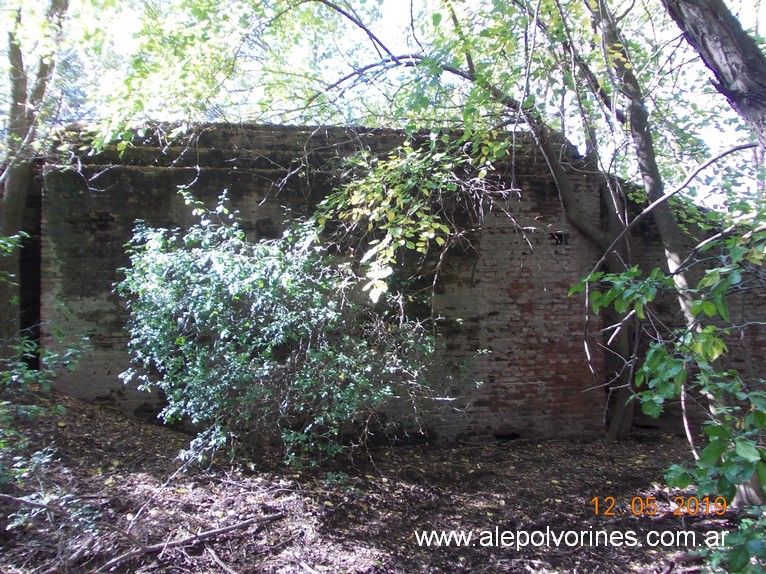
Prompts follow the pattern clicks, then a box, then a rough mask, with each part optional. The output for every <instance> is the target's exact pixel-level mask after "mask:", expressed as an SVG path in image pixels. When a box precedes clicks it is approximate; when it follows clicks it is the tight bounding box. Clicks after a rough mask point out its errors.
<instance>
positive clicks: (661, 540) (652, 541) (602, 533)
mask: <svg viewBox="0 0 766 574" xmlns="http://www.w3.org/2000/svg"><path fill="white" fill-rule="evenodd" d="M727 534H728V532H726V531H725V530H721V531H717V530H710V531H707V532H696V531H694V530H650V531H648V532H643V533H639V532H636V531H634V530H626V531H624V532H623V531H620V530H613V531H608V530H603V529H593V528H589V529H583V530H553V529H551V528H550V527H546V528H545V530H501V529H500V528H499V527H495V528H494V529H492V530H481V531H474V530H416V531H415V533H414V539H415V542H416V544H417V545H418V546H423V547H433V548H438V547H449V546H452V547H495V548H510V549H515V550H516V551H517V552H518V551H520V550H522V549H523V548H528V547H537V548H539V547H548V548H557V547H569V548H575V547H582V546H601V547H608V546H611V547H621V546H627V547H642V546H646V547H650V548H657V547H660V548H704V547H706V548H717V547H721V546H725V545H726V535H727Z"/></svg>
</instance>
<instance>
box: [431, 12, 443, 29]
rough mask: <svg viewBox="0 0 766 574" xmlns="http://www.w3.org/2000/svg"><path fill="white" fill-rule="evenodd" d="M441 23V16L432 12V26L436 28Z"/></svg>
mask: <svg viewBox="0 0 766 574" xmlns="http://www.w3.org/2000/svg"><path fill="white" fill-rule="evenodd" d="M441 21H442V15H441V14H439V13H438V12H434V13H433V14H431V22H433V25H434V26H438V25H439V24H440V23H441Z"/></svg>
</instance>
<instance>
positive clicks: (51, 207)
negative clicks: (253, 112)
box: [42, 125, 604, 438]
mask: <svg viewBox="0 0 766 574" xmlns="http://www.w3.org/2000/svg"><path fill="white" fill-rule="evenodd" d="M519 137H520V138H521V140H522V143H523V144H524V145H523V146H522V148H521V149H520V150H519V151H517V153H516V157H515V158H514V162H513V169H511V168H510V167H509V166H505V167H502V168H501V169H502V173H500V174H498V175H500V176H501V178H502V180H503V181H504V182H505V184H506V187H507V189H508V191H509V193H507V194H506V195H505V196H504V197H503V196H501V195H497V196H495V197H492V198H490V197H488V198H487V200H486V201H485V206H484V207H485V210H486V213H485V217H484V224H483V226H482V230H481V232H480V233H478V234H477V235H476V238H475V247H476V250H475V252H472V253H467V254H462V255H461V254H455V255H454V256H450V257H448V258H447V260H446V261H445V263H444V266H443V269H442V276H441V279H440V282H439V284H438V285H437V289H436V297H435V302H434V310H435V313H436V314H437V316H442V317H443V319H442V320H441V321H440V323H439V324H440V328H441V329H442V331H443V332H444V334H445V339H444V343H445V348H444V350H443V351H442V352H441V355H440V356H441V360H442V364H443V369H442V372H441V374H440V375H439V376H442V377H452V379H454V383H452V384H453V391H455V392H456V394H460V395H463V396H466V397H468V398H469V399H470V400H469V401H467V402H468V406H467V407H466V408H465V409H452V410H449V411H447V412H444V413H442V415H441V416H440V417H438V418H433V419H432V420H431V431H432V432H433V433H434V434H435V435H437V436H440V437H442V438H454V437H456V436H476V435H482V436H483V435H486V436H499V437H515V436H522V437H523V436H535V437H541V436H553V435H576V434H586V433H594V432H600V431H601V429H602V426H603V425H602V420H601V419H602V416H603V403H604V393H603V391H602V390H590V391H589V390H588V389H590V388H591V387H594V386H596V385H598V384H601V383H603V381H604V372H603V370H604V367H603V362H604V361H603V353H602V351H601V350H600V349H599V348H598V347H597V346H596V345H592V350H593V352H594V355H593V362H592V365H591V366H589V365H588V363H587V361H586V357H585V353H584V351H583V333H584V321H583V320H584V313H585V311H584V309H583V308H582V303H581V301H579V300H578V299H576V298H569V297H567V290H568V289H569V287H570V286H571V285H572V284H574V283H575V282H576V281H577V280H578V279H579V278H580V277H581V276H582V275H583V273H585V272H587V271H589V270H590V268H591V266H592V265H593V264H594V262H595V261H596V259H597V258H598V254H597V253H596V252H595V250H594V248H593V247H592V246H591V245H590V244H589V243H588V242H586V240H584V239H583V238H582V237H581V236H580V235H579V234H578V233H577V232H576V231H575V230H573V229H571V228H570V226H569V225H568V223H567V221H566V218H565V217H564V213H563V210H562V207H561V204H560V201H559V198H558V195H557V192H556V188H555V185H554V183H553V181H552V179H551V177H550V175H549V173H548V169H547V166H546V164H545V162H544V160H543V158H542V157H540V156H538V155H537V153H536V152H535V150H534V146H533V145H532V143H531V142H529V141H527V142H524V141H523V140H524V138H523V136H519ZM402 138H403V134H401V133H400V132H397V131H392V130H359V131H353V130H343V129H339V128H290V127H276V126H229V125H223V126H203V127H201V128H198V133H197V135H196V137H195V138H193V139H192V143H191V145H188V146H187V145H184V146H183V147H177V146H175V145H174V144H172V143H170V144H169V143H168V142H164V141H158V140H157V139H156V138H154V137H152V138H147V140H146V142H144V143H143V144H140V145H137V146H136V147H134V148H129V149H128V150H127V151H126V153H125V154H124V156H123V157H119V156H118V154H117V153H116V152H115V151H110V150H107V151H106V152H104V153H102V154H100V155H97V156H94V157H89V158H80V162H81V163H79V164H76V165H77V167H76V169H75V167H73V166H72V165H71V164H70V163H68V162H67V165H58V166H56V165H49V166H48V167H47V168H46V174H45V190H44V199H43V216H42V226H43V232H42V237H43V256H42V257H43V264H42V265H43V279H42V282H43V284H42V315H43V319H44V321H46V322H47V324H48V325H55V326H56V327H58V328H60V329H62V330H63V331H64V332H65V333H66V334H67V335H68V336H69V337H71V338H76V337H78V336H87V337H88V340H89V345H90V348H89V350H88V352H87V353H86V355H85V357H84V360H83V362H82V363H81V365H80V367H79V368H78V369H77V371H75V372H74V373H72V374H62V375H61V376H60V377H59V379H58V381H57V383H56V386H57V387H58V388H59V389H61V390H62V391H65V392H68V393H71V394H73V395H77V396H80V397H83V398H87V399H89V400H94V401H98V402H102V403H106V404H110V405H112V406H115V407H117V408H119V409H121V410H124V411H127V412H129V413H132V414H136V415H142V414H146V413H153V412H155V410H156V399H155V398H152V397H148V396H147V395H145V394H143V393H138V392H137V391H135V390H134V389H130V388H126V387H124V386H123V385H122V383H121V382H120V381H119V379H118V378H117V376H118V374H119V373H120V372H122V371H123V370H125V369H126V368H127V367H128V355H127V351H126V342H127V337H126V334H125V332H124V330H123V325H124V322H125V314H124V309H123V308H122V306H121V304H120V301H119V299H118V298H117V297H116V296H115V295H114V293H113V290H112V286H113V284H114V283H115V281H117V280H118V279H119V272H118V269H119V268H120V267H123V266H125V265H126V264H127V263H128V259H127V256H126V255H125V251H124V244H125V243H126V242H127V241H128V239H129V238H130V236H131V232H132V229H133V226H134V223H135V221H136V220H137V219H142V220H145V221H147V222H148V223H150V224H152V225H159V226H165V227H179V226H181V227H182V226H184V225H187V224H188V223H190V221H191V218H190V208H189V207H188V206H186V205H185V204H184V202H183V200H182V198H181V197H180V196H179V195H178V189H179V188H180V187H185V188H188V189H189V191H191V192H192V193H193V194H194V195H195V196H196V197H197V198H199V199H201V200H203V201H205V202H206V203H207V204H209V205H211V206H212V205H214V204H215V202H216V199H217V197H218V196H219V195H220V193H221V192H222V191H223V190H224V189H226V190H228V195H229V197H230V198H231V201H232V206H233V208H234V209H237V210H238V211H239V212H240V215H241V217H242V218H243V220H244V226H245V230H246V231H248V233H249V234H250V235H251V236H253V237H273V236H275V235H277V234H278V233H279V232H280V229H281V227H282V222H283V221H284V220H285V219H288V218H291V217H295V216H296V215H300V214H305V213H306V212H307V211H309V210H310V209H311V208H312V205H315V202H316V201H317V200H318V198H321V197H322V196H323V195H324V194H326V193H327V191H328V186H327V183H326V182H327V179H328V174H327V169H328V166H329V165H331V164H332V162H333V159H334V158H337V157H338V156H344V155H348V154H350V153H352V152H353V151H355V150H357V149H359V148H362V147H366V148H369V149H371V150H372V151H373V152H375V153H385V152H386V151H387V150H390V149H391V148H393V147H394V146H395V145H397V144H398V143H400V142H401V141H402ZM61 163H62V164H63V163H65V162H61ZM572 178H573V179H574V180H575V185H576V188H577V189H578V190H579V191H580V196H581V203H582V208H583V210H584V211H585V212H586V213H590V214H592V216H593V217H594V218H598V217H600V207H599V199H598V193H596V191H595V187H594V186H595V185H596V183H595V182H594V181H591V180H589V179H588V178H587V177H585V176H584V175H582V174H576V173H573V174H572ZM43 340H44V344H45V345H46V346H49V347H55V346H56V343H55V342H54V341H53V339H52V337H51V330H50V328H46V329H45V330H44V333H43ZM591 367H592V369H591ZM477 381H481V382H482V384H481V385H480V386H478V387H477V386H476V385H475V384H474V383H475V382H477Z"/></svg>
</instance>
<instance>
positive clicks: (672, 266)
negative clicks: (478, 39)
mask: <svg viewBox="0 0 766 574" xmlns="http://www.w3.org/2000/svg"><path fill="white" fill-rule="evenodd" d="M717 1H718V0H706V2H717ZM677 3H680V2H677ZM593 16H594V18H595V20H596V24H597V25H598V26H599V27H600V28H601V30H602V32H603V37H604V41H605V42H606V44H607V50H609V51H611V52H613V53H615V54H620V56H621V57H619V58H617V57H616V58H612V59H611V63H612V66H613V68H614V72H615V75H616V79H617V83H618V86H619V88H620V91H621V92H622V93H623V94H624V95H625V96H626V97H627V98H628V101H629V105H628V122H629V126H630V131H631V136H632V138H633V145H634V148H635V151H636V157H637V159H638V164H639V169H640V171H641V176H642V179H643V182H644V187H645V188H646V191H647V194H648V196H649V201H650V202H654V201H656V200H658V199H660V198H661V197H662V196H663V195H664V185H663V181H662V176H661V175H660V170H659V167H658V166H657V158H656V154H655V148H654V142H653V140H652V134H651V130H650V128H649V113H648V112H647V110H646V106H645V104H644V95H643V91H642V89H641V85H640V84H639V82H638V79H637V78H636V76H635V74H634V73H633V71H632V70H633V69H632V67H631V66H630V64H629V62H630V59H629V55H628V53H627V52H626V51H625V48H624V46H625V44H624V43H623V42H622V41H621V39H620V36H619V32H618V30H617V28H616V26H615V24H614V17H613V15H612V14H611V13H610V11H609V9H608V7H607V5H606V0H599V2H598V10H593ZM652 213H653V216H654V222H655V225H656V226H657V231H658V233H659V235H660V241H661V242H662V246H663V249H664V251H665V259H666V262H667V266H668V270H669V271H670V274H671V276H672V277H673V282H674V285H675V290H676V296H677V300H678V304H679V306H680V308H681V312H682V314H683V317H684V320H685V322H686V326H687V327H688V328H689V330H690V331H693V332H700V331H701V329H702V326H701V325H700V324H699V322H698V321H697V320H696V318H695V316H694V313H693V312H692V302H693V298H692V296H691V294H690V291H689V287H690V280H689V278H688V277H687V274H686V272H685V271H684V269H683V267H682V266H683V262H684V259H685V258H684V253H685V247H684V244H683V235H682V233H681V229H680V227H679V225H678V222H677V220H676V218H675V215H674V214H673V211H672V210H671V208H670V205H669V204H668V202H663V203H661V204H660V205H658V206H657V207H656V208H655V209H654V211H653V212H652ZM713 410H714V409H713ZM714 416H715V415H714ZM764 501H766V496H765V495H764V491H763V488H762V487H761V485H760V482H759V481H758V477H757V476H755V475H754V477H753V479H751V480H750V481H749V482H747V483H746V484H743V485H739V486H738V487H737V498H736V500H735V504H737V503H738V504H742V503H749V504H763V503H764Z"/></svg>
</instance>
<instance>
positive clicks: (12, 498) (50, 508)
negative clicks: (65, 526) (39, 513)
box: [0, 494, 67, 515]
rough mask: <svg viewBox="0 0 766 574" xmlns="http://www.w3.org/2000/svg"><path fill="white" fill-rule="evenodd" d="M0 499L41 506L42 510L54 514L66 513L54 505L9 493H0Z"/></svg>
mask: <svg viewBox="0 0 766 574" xmlns="http://www.w3.org/2000/svg"><path fill="white" fill-rule="evenodd" d="M0 500H9V501H11V502H15V503H17V504H22V505H24V506H31V507H32V508H41V509H43V510H47V511H49V512H52V513H54V514H58V515H62V514H64V515H66V514H67V512H66V511H65V510H63V509H61V508H57V507H55V506H50V505H48V504H43V503H42V502H35V501H33V500H27V499H26V498H17V497H15V496H11V495H10V494H0Z"/></svg>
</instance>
